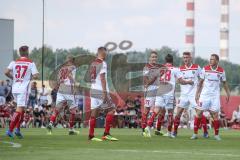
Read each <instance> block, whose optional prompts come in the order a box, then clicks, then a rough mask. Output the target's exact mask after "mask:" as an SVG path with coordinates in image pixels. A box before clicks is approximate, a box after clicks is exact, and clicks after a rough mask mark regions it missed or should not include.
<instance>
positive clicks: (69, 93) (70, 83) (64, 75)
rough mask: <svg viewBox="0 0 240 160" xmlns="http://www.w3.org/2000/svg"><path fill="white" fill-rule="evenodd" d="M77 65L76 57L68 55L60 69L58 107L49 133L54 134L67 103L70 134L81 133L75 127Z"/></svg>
mask: <svg viewBox="0 0 240 160" xmlns="http://www.w3.org/2000/svg"><path fill="white" fill-rule="evenodd" d="M75 76H76V66H75V64H74V57H73V56H71V55H68V56H67V59H66V63H65V64H64V65H63V66H62V67H61V68H60V69H59V72H58V80H57V81H58V83H57V85H59V88H58V92H57V99H56V108H55V110H54V112H53V114H52V115H51V117H50V123H49V125H48V126H47V130H48V134H50V135H51V134H52V128H53V125H54V123H55V121H56V118H57V116H58V115H59V113H60V112H61V111H62V110H63V108H64V106H65V105H67V106H68V107H69V110H70V117H69V135H76V134H79V131H76V130H75V129H74V122H75V115H76V111H77V99H76V96H75V94H76V82H75Z"/></svg>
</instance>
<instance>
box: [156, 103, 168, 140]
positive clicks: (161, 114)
mask: <svg viewBox="0 0 240 160" xmlns="http://www.w3.org/2000/svg"><path fill="white" fill-rule="evenodd" d="M165 113H166V110H165V108H162V107H160V109H159V113H158V119H157V124H156V129H157V130H156V131H155V135H163V133H162V132H161V128H162V124H163V123H164V117H165Z"/></svg>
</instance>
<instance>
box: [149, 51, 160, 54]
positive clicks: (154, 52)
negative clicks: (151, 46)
mask: <svg viewBox="0 0 240 160" xmlns="http://www.w3.org/2000/svg"><path fill="white" fill-rule="evenodd" d="M152 54H155V55H158V53H157V52H156V51H151V52H150V55H152Z"/></svg>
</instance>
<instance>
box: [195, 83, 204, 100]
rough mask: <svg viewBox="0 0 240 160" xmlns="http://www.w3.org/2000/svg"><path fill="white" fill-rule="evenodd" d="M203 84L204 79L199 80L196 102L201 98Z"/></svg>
mask: <svg viewBox="0 0 240 160" xmlns="http://www.w3.org/2000/svg"><path fill="white" fill-rule="evenodd" d="M203 82H204V79H200V80H199V83H198V86H197V91H196V95H195V100H196V102H198V100H199V97H200V94H201V92H202V88H203Z"/></svg>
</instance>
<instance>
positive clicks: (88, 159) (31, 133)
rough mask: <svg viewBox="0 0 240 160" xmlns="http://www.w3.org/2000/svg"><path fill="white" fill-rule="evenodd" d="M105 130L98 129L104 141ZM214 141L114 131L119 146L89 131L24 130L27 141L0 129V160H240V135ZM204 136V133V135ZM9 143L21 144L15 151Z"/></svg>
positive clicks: (184, 133)
mask: <svg viewBox="0 0 240 160" xmlns="http://www.w3.org/2000/svg"><path fill="white" fill-rule="evenodd" d="M102 132H103V129H96V137H101V135H102ZM209 132H210V138H209V139H203V138H202V137H200V134H199V139H197V140H190V139H189V138H190V136H191V134H192V131H191V130H187V129H183V130H180V131H179V135H178V137H177V138H176V139H170V138H168V137H161V136H154V135H153V136H152V138H143V137H142V136H141V131H140V129H112V135H114V136H115V137H116V138H119V141H118V142H109V141H104V142H91V141H88V140H87V133H88V129H80V134H79V135H76V136H69V135H68V130H67V129H54V130H53V135H46V130H45V129H35V128H34V129H22V133H23V134H24V139H17V138H15V139H14V140H12V141H11V140H10V139H9V138H8V137H6V136H5V130H3V129H0V160H55V159H56V160H141V159H144V160H146V159H148V160H153V159H156V160H162V159H163V160H185V159H186V160H208V159H209V160H210V159H211V160H240V131H236V130H220V134H221V138H222V141H215V140H214V139H213V136H212V133H213V131H212V130H210V131H209ZM200 133H201V132H200ZM9 142H14V143H16V144H20V145H21V147H19V148H14V147H12V146H13V145H12V144H9Z"/></svg>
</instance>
